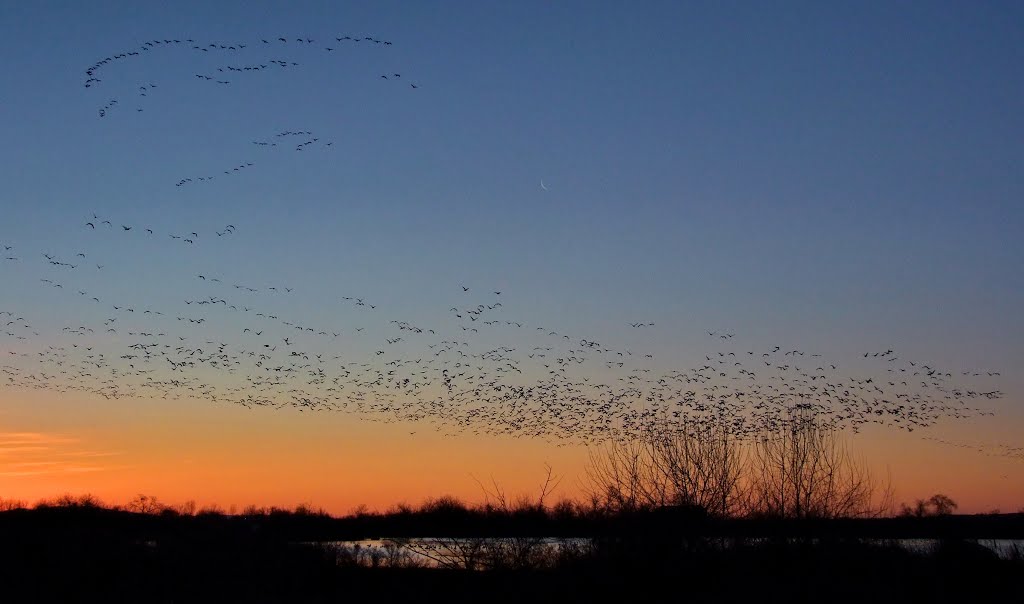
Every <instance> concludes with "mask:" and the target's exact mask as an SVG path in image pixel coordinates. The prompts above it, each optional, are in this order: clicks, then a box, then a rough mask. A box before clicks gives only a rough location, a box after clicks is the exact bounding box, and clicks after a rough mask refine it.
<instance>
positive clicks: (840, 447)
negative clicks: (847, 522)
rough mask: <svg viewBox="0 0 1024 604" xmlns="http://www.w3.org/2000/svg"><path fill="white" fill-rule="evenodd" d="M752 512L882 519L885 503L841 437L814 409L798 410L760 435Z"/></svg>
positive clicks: (886, 493)
mask: <svg viewBox="0 0 1024 604" xmlns="http://www.w3.org/2000/svg"><path fill="white" fill-rule="evenodd" d="M751 470H752V474H751V477H750V494H751V501H750V505H751V508H750V511H751V512H752V513H753V514H755V515H761V516H775V517H783V518H840V517H861V516H877V515H881V514H882V513H883V512H884V511H885V510H886V509H887V508H888V506H889V505H890V502H889V501H888V499H889V490H888V489H885V490H883V492H882V495H883V497H882V501H880V502H877V503H876V501H875V496H876V492H877V491H878V489H877V485H876V483H875V480H874V478H873V476H872V474H871V471H870V470H869V469H868V467H867V464H865V463H864V462H863V461H861V460H859V459H857V458H855V457H854V456H853V455H852V454H851V453H850V451H849V449H848V447H847V445H846V442H845V441H844V440H843V438H842V437H841V435H840V433H839V432H838V431H837V430H835V429H834V428H832V427H829V426H827V425H825V424H823V423H822V422H821V421H820V420H819V417H818V415H817V414H816V412H815V411H814V410H812V409H810V408H809V407H797V408H795V409H794V410H793V412H792V413H791V414H790V417H789V418H788V420H786V421H780V422H779V423H778V427H777V428H776V429H774V430H771V431H767V432H765V433H764V434H762V435H761V437H760V438H759V439H758V440H757V441H756V443H755V446H754V456H753V463H752V468H751Z"/></svg>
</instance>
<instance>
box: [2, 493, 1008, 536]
mask: <svg viewBox="0 0 1024 604" xmlns="http://www.w3.org/2000/svg"><path fill="white" fill-rule="evenodd" d="M6 507H7V508H8V509H7V511H3V512H0V536H3V535H11V534H12V532H19V533H24V534H25V535H31V534H34V535H45V534H50V533H52V534H55V535H59V534H62V533H67V532H74V533H80V532H82V531H87V532H93V533H97V534H106V535H112V536H114V535H121V536H124V537H125V538H134V539H136V540H152V539H158V538H159V537H160V536H162V535H166V534H174V533H181V532H208V533H224V534H231V533H236V532H237V533H242V534H247V535H259V536H261V538H269V539H276V540H282V541H288V542H326V541H359V540H366V539H380V538H426V537H446V538H479V537H484V538H500V537H551V538H566V539H572V538H576V539H589V538H602V537H608V538H637V539H676V538H684V537H731V538H762V537H786V538H791V537H836V538H871V539H905V538H927V539H942V538H967V539H1024V514H1022V513H1015V514H980V515H952V514H936V513H934V512H930V513H925V514H922V515H900V516H896V517H888V518H813V517H804V518H784V517H758V516H750V517H715V516H713V515H709V514H707V512H706V511H705V510H703V509H701V508H699V507H693V506H690V507H688V506H662V507H658V508H650V509H647V508H644V509H633V510H626V509H614V508H610V507H607V506H601V505H595V504H594V502H592V501H591V502H588V503H586V504H584V503H579V502H573V501H568V500H563V501H559V502H557V503H555V504H554V505H550V506H548V505H545V504H544V503H543V502H542V501H537V500H533V501H531V500H526V499H521V500H519V501H518V502H515V503H505V502H502V503H495V502H485V503H480V504H467V503H464V502H462V501H460V500H459V499H457V498H454V497H440V498H437V499H430V500H427V501H425V502H424V503H422V504H420V505H418V506H415V507H414V506H408V505H398V506H395V507H393V508H392V509H390V510H387V511H384V512H371V511H367V510H360V511H356V512H354V513H352V514H349V515H346V516H340V517H335V516H331V515H330V514H328V513H326V512H325V511H323V510H316V509H313V508H311V507H309V506H298V507H296V508H294V509H284V508H274V507H271V508H256V507H249V508H246V509H245V510H244V511H243V512H242V513H240V514H227V513H224V512H223V511H221V510H219V509H216V508H206V509H195V508H194V507H193V506H188V505H186V506H167V505H163V504H161V503H160V502H159V501H158V500H157V499H155V498H153V497H149V496H139V497H138V498H136V499H135V500H133V501H132V502H130V503H129V504H127V505H122V506H105V505H103V504H102V502H100V501H99V500H98V499H96V498H95V497H91V496H88V495H86V496H80V497H75V496H70V495H68V496H63V497H60V498H57V499H54V500H51V501H44V502H40V503H37V504H36V505H35V506H33V507H31V508H28V507H21V506H13V505H10V504H8V505H7V506H6Z"/></svg>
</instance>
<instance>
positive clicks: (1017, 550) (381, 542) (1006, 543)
mask: <svg viewBox="0 0 1024 604" xmlns="http://www.w3.org/2000/svg"><path fill="white" fill-rule="evenodd" d="M759 541H762V540H760V539H749V540H747V542H748V543H757V542H759ZM862 541H863V542H865V543H871V544H875V545H885V544H895V545H898V546H900V547H902V548H904V549H906V550H908V551H913V552H919V553H928V552H930V551H933V550H934V549H935V548H936V547H937V546H938V545H939V544H940V540H938V539H863V540H862ZM967 542H969V543H975V544H977V545H980V546H982V547H985V548H987V549H989V550H991V551H993V552H995V553H996V554H997V555H998V556H999V557H1000V558H1002V559H1010V558H1013V557H1016V556H1021V555H1024V539H974V540H967ZM313 544H315V545H319V546H326V547H332V548H335V549H336V550H337V551H338V553H339V560H347V561H350V562H355V563H358V564H365V565H367V566H386V565H396V566H397V565H405V566H423V567H428V568H439V567H480V566H482V565H483V564H484V563H485V561H486V560H487V557H488V556H489V555H494V554H498V553H500V554H509V553H513V554H515V553H519V554H521V555H549V556H550V555H557V554H558V553H559V552H560V551H561V550H564V549H566V548H572V549H573V550H576V551H581V550H582V551H585V550H586V549H587V548H589V547H590V546H591V541H590V540H589V539H580V538H574V539H560V538H555V537H545V538H531V539H520V540H516V539H456V538H417V539H363V540H359V541H320V542H315V543H313Z"/></svg>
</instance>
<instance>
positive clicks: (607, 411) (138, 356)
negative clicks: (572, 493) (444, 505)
mask: <svg viewBox="0 0 1024 604" xmlns="http://www.w3.org/2000/svg"><path fill="white" fill-rule="evenodd" d="M81 228H83V229H85V230H86V232H87V233H89V234H90V235H91V236H94V237H96V238H101V237H102V238H104V240H105V242H106V243H107V244H109V243H110V241H109V240H108V238H109V237H110V236H111V235H114V234H119V235H120V236H129V237H130V236H131V235H132V234H134V233H136V232H142V233H145V238H144V239H142V240H139V241H138V242H139V243H143V244H145V245H161V244H160V243H159V242H160V241H166V242H168V244H169V241H168V239H163V238H161V237H157V236H156V234H155V232H154V230H153V229H150V228H145V229H139V228H136V227H132V226H130V225H124V224H120V223H119V222H118V221H112V220H109V219H106V218H102V217H99V216H96V215H93V216H92V218H91V219H89V220H86V221H84V222H83V226H82V227H81ZM104 230H108V231H109V232H110V234H111V235H104ZM209 232H211V231H210V230H207V231H206V233H209ZM212 232H214V233H216V234H217V235H220V236H224V235H227V234H235V233H237V228H236V227H235V226H234V225H226V226H224V227H223V228H222V229H219V230H218V229H213V230H212ZM183 237H188V238H190V239H192V240H193V241H199V240H201V239H202V238H203V236H201V235H200V231H198V230H197V231H195V232H192V233H188V234H187V235H177V234H170V235H169V238H170V239H178V238H183ZM97 243H100V241H99V240H97ZM4 247H5V248H7V249H9V250H14V247H13V246H11V245H5V246H4ZM65 257H67V258H78V259H80V262H81V264H74V263H73V262H65V261H64V260H62V258H65ZM26 258H29V259H37V260H36V262H37V263H38V270H39V271H40V275H39V284H40V286H42V287H49V288H52V289H54V290H59V293H58V295H59V294H60V293H62V294H63V295H65V296H71V297H72V298H75V299H77V300H79V301H80V302H81V303H82V304H89V305H93V306H94V307H96V308H98V309H100V310H101V311H102V314H103V315H105V317H104V318H103V320H102V321H98V322H89V321H78V322H76V323H77V324H70V325H66V326H64V327H62V328H61V329H60V330H59V331H60V336H61V337H63V338H66V339H68V341H67V342H65V343H63V344H58V343H56V342H55V341H54V340H53V338H52V337H50V334H47V335H43V332H42V331H41V330H40V327H38V326H39V325H40V324H41V323H40V322H39V320H38V318H28V317H27V315H29V314H30V313H29V312H26V311H24V310H20V311H14V310H4V311H0V319H5V320H0V342H4V340H5V339H6V340H7V341H6V342H4V349H5V353H6V354H5V358H3V359H2V360H0V375H2V377H3V379H4V382H5V383H6V385H7V386H9V387H14V388H30V389H45V390H54V391H58V392H80V393H83V394H88V395H91V396H98V397H103V398H106V399H134V398H139V397H155V398H162V399H181V398H192V399H202V400H207V401H210V402H212V403H221V404H234V405H240V406H243V407H248V408H255V407H268V408H274V409H282V408H285V407H292V408H295V409H297V410H299V411H302V412H307V411H308V412H314V411H338V412H349V413H355V414H358V415H359V416H360V417H363V418H366V419H372V420H378V421H384V422H410V423H413V424H415V423H422V422H429V423H432V424H434V425H435V427H436V428H437V429H440V430H449V431H452V432H469V433H473V434H505V435H512V436H529V437H540V438H545V439H549V440H550V441H552V442H555V443H558V444H570V443H594V442H599V441H603V440H613V439H621V438H625V437H628V436H629V435H633V434H637V433H638V431H643V430H646V429H649V428H651V427H652V426H654V425H656V424H657V425H661V426H665V425H667V426H674V427H676V428H677V429H680V430H686V429H698V428H699V427H701V426H703V425H706V423H708V422H714V423H715V424H716V425H718V426H722V425H725V426H726V429H727V430H728V431H729V432H730V433H732V434H734V435H735V436H737V437H738V438H758V437H760V436H762V435H764V434H765V433H770V432H774V431H777V430H779V429H781V428H785V427H786V426H787V425H788V422H791V421H793V417H794V416H793V411H794V410H796V409H799V410H803V411H811V412H813V413H814V415H815V416H816V417H817V418H818V419H819V420H822V421H825V422H826V423H827V424H828V425H831V426H834V427H837V428H850V429H852V430H854V431H858V430H860V429H861V428H863V427H864V426H866V425H871V424H877V425H884V426H893V427H898V428H901V429H904V430H907V431H914V430H919V429H924V428H927V427H929V426H932V425H934V424H935V423H936V422H938V421H940V420H942V419H943V418H947V419H948V418H952V419H964V418H970V417H977V416H981V415H987V414H990V413H991V411H988V410H986V408H985V407H984V405H983V404H982V403H983V402H984V401H986V400H991V399H997V398H1000V397H1001V396H1002V392H1000V391H999V390H997V389H994V388H982V387H977V388H967V387H963V386H961V385H959V384H958V382H959V381H960V380H967V379H972V380H974V379H976V378H977V379H980V380H992V379H996V378H998V377H999V373H998V372H993V371H962V370H961V371H954V370H952V369H949V368H942V367H938V366H936V365H933V364H930V363H926V362H919V361H916V360H912V359H905V358H902V357H900V356H899V355H898V354H897V353H896V352H895V351H893V350H884V351H877V352H875V351H872V352H867V353H864V354H863V356H862V357H861V358H860V359H859V361H858V362H859V363H860V364H861V365H863V363H867V364H868V367H867V368H863V367H862V369H861V371H862V372H863V373H846V372H845V371H844V370H843V368H842V367H841V366H840V365H838V364H837V363H836V362H832V361H827V360H825V359H824V358H822V356H821V355H819V354H815V353H812V352H809V351H804V350H800V349H794V348H783V347H782V346H773V347H769V348H767V349H763V350H762V349H745V348H743V347H733V346H731V344H732V343H733V342H734V341H735V339H734V338H735V333H732V332H722V331H707V332H706V333H707V338H708V341H709V346H710V347H712V348H713V349H714V350H713V351H712V352H710V353H708V354H706V355H704V357H703V361H702V362H701V363H700V364H698V365H697V366H693V367H689V368H679V369H671V370H665V369H664V364H660V363H658V362H657V361H658V359H655V356H654V355H653V354H651V353H645V352H644V351H641V350H634V349H631V348H630V347H627V346H621V345H614V344H609V343H605V342H604V341H603V338H599V337H597V336H594V335H590V334H584V335H579V334H572V333H567V332H565V331H563V330H561V329H557V328H555V327H552V326H548V325H534V324H530V323H527V322H526V321H523V320H519V319H517V318H516V317H515V309H514V308H510V307H509V306H508V304H507V300H506V298H507V295H503V293H502V291H498V290H493V289H492V290H488V291H486V292H484V293H482V294H481V293H478V292H477V288H473V287H470V286H467V285H456V286H453V287H452V304H451V306H450V307H448V310H447V311H446V312H440V313H439V314H438V317H437V318H436V320H435V322H433V323H432V324H430V325H422V324H418V323H416V322H413V321H411V320H408V319H404V318H403V317H401V316H391V315H390V314H388V313H387V310H386V305H385V304H384V303H382V302H379V301H375V300H371V299H370V298H369V297H366V296H363V295H356V294H353V295H348V296H342V297H340V298H339V299H338V300H336V301H334V305H335V306H336V309H337V316H343V317H346V323H345V324H332V325H326V324H317V323H314V322H311V321H309V320H306V319H304V318H303V317H302V316H297V315H293V314H290V313H288V312H287V310H286V309H287V308H288V306H289V305H288V304H287V303H286V304H284V305H282V304H280V301H281V298H280V296H294V295H299V293H301V292H296V291H295V288H294V287H291V286H284V285H280V284H275V285H259V286H256V285H252V284H246V283H242V282H238V281H236V280H233V279H231V278H229V277H228V276H227V275H216V274H213V273H212V272H207V273H198V274H195V275H194V277H192V279H194V283H195V286H196V289H195V290H190V291H196V292H197V293H195V294H192V295H183V296H182V297H181V298H180V299H176V300H163V301H162V303H161V304H160V305H159V306H157V305H150V304H144V303H142V301H138V300H127V299H116V300H114V299H109V297H108V295H106V294H105V293H104V292H101V291H92V290H88V289H85V288H83V287H79V286H80V285H81V284H82V283H83V282H87V281H88V280H87V279H74V278H73V277H74V276H75V273H76V272H80V271H81V270H82V268H84V266H82V265H83V264H84V262H85V260H86V259H89V258H92V253H90V252H88V251H80V252H77V253H73V252H71V251H69V252H67V253H66V254H61V255H58V254H54V253H49V252H47V253H33V254H26ZM110 261H111V260H110V259H107V262H108V263H109V262H110ZM97 266H103V265H97ZM281 308H283V309H285V310H280V309H281ZM623 326H624V327H626V326H628V327H630V328H632V329H643V328H648V327H653V326H654V323H653V322H651V321H642V322H632V323H624V325H623ZM502 342H505V344H502ZM34 344H37V346H36V347H33V345H34ZM1001 451H1002V453H1003V454H1004V455H1007V456H1013V457H1021V458H1024V451H1021V450H1020V449H1005V450H1001Z"/></svg>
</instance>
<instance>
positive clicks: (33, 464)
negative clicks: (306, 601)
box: [0, 391, 1024, 514]
mask: <svg viewBox="0 0 1024 604" xmlns="http://www.w3.org/2000/svg"><path fill="white" fill-rule="evenodd" d="M71 399H73V400H71ZM0 408H2V409H3V412H2V414H0V498H2V499H14V500H20V501H24V502H27V503H34V502H36V501H38V500H41V499H50V498H53V497H55V496H58V495H61V494H64V493H72V494H84V493H90V494H93V495H95V496H97V497H98V498H99V499H101V500H102V501H103V502H104V503H107V504H121V503H125V502H127V501H130V500H131V499H132V498H134V497H135V496H136V495H138V494H146V495H152V496H155V497H157V498H158V500H160V501H162V502H164V503H168V504H180V503H183V502H185V501H189V500H193V501H195V502H196V504H197V505H198V506H199V507H200V508H202V507H205V506H211V505H216V506H219V507H220V508H221V509H224V510H227V511H230V510H232V509H234V510H239V511H240V510H242V509H243V508H244V507H245V506H247V505H256V506H259V507H269V506H279V507H288V508H292V507H294V506H296V505H298V504H302V503H304V504H308V505H311V506H312V507H314V508H323V509H325V510H327V511H328V512H330V513H332V514H345V513H348V512H350V511H352V510H353V509H354V508H356V507H357V506H359V505H366V506H367V507H369V508H370V509H373V510H386V509H387V508H389V507H391V506H392V505H394V504H397V503H403V502H404V503H410V504H417V503H420V502H422V501H423V500H425V499H427V498H430V497H438V496H440V495H454V496H456V497H459V498H460V499H463V500H465V501H467V502H478V501H482V500H483V499H484V497H485V493H484V491H483V487H482V485H483V486H486V487H487V488H491V485H492V481H494V482H497V483H498V484H499V485H500V487H501V488H502V489H503V490H504V491H505V492H506V493H507V494H508V495H509V496H511V497H517V496H520V495H527V496H536V494H537V493H538V491H539V488H540V484H541V483H542V482H543V480H544V475H545V464H548V465H550V466H551V467H552V468H553V470H554V473H555V475H557V476H559V477H561V482H560V483H559V485H558V488H557V489H556V490H555V492H554V493H553V495H552V499H551V500H555V499H559V498H563V497H565V498H574V499H576V498H581V497H583V496H584V495H585V486H584V479H585V466H586V461H587V450H586V448H584V447H570V446H567V447H558V446H555V445H554V444H553V443H548V442H544V441H541V440H539V439H525V438H524V439H512V438H507V437H506V438H494V437H475V436H471V435H466V434H454V435H446V434H443V433H442V432H441V431H439V430H437V429H435V427H433V426H430V425H426V424H419V425H412V424H382V423H375V422H369V421H365V420H361V419H359V418H357V417H352V416H346V415H341V414H323V413H320V414H315V413H301V412H297V411H294V410H282V411H273V410H267V409H261V410H255V411H253V410H246V409H243V408H241V407H226V406H221V407H217V406H213V405H210V404H209V403H206V402H198V401H157V400H140V401H136V402H134V403H133V404H132V405H126V404H125V403H124V402H123V401H105V400H103V399H94V398H91V397H81V396H76V395H60V401H59V403H58V402H57V398H56V397H55V396H54V395H53V394H51V393H43V392H24V391H6V392H2V393H0ZM58 409H59V411H58ZM987 419H989V421H988V422H986V425H985V426H984V427H983V428H984V429H983V430H982V429H978V428H980V426H975V430H973V432H974V433H975V434H976V433H984V434H986V435H987V436H988V437H990V438H991V439H992V440H993V441H1000V440H1002V441H1012V439H1013V430H1012V428H1013V425H1014V423H1015V422H1000V421H995V420H992V419H991V418H987ZM979 421H980V420H979ZM989 424H991V425H989ZM929 434H931V435H933V436H938V437H942V438H947V439H949V440H957V439H959V440H970V439H969V438H967V437H966V436H965V429H964V428H963V427H961V426H951V427H949V428H943V427H941V426H940V427H936V428H934V429H933V431H932V432H930V433H929ZM850 445H851V449H852V450H853V451H854V452H855V453H857V454H859V455H862V456H863V457H864V459H865V460H867V461H868V463H869V464H870V465H871V467H872V468H873V470H874V473H875V476H876V478H877V479H878V480H879V482H884V481H885V479H886V476H887V474H888V475H889V476H891V479H892V485H893V488H894V490H895V502H896V503H897V504H898V503H900V502H911V501H913V500H915V499H917V498H926V497H929V496H931V495H932V494H935V493H945V494H947V495H949V496H951V497H952V498H953V499H954V500H956V501H957V502H958V503H959V504H960V509H959V511H960V512H964V513H978V512H987V511H991V510H993V509H1000V510H1001V511H1003V512H1014V511H1018V510H1020V509H1021V508H1022V507H1024V464H1022V463H1021V461H1020V460H1016V459H1008V458H1000V457H986V456H983V455H981V454H980V453H977V452H973V451H964V450H962V449H957V448H954V447H950V446H948V445H942V444H940V443H936V442H932V441H927V440H923V439H922V438H920V437H918V436H915V435H913V434H907V433H905V432H897V431H893V430H891V429H888V430H885V429H876V430H871V431H865V432H862V433H861V434H859V435H856V436H853V437H852V438H851V439H850ZM481 483H482V485H481Z"/></svg>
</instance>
